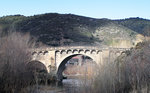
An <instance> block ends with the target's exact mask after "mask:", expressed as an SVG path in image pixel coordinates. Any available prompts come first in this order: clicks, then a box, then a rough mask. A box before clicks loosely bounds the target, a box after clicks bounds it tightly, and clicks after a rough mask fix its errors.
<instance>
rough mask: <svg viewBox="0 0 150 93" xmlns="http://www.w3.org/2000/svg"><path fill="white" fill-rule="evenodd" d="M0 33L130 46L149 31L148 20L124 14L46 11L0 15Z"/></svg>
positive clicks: (62, 42)
mask: <svg viewBox="0 0 150 93" xmlns="http://www.w3.org/2000/svg"><path fill="white" fill-rule="evenodd" d="M0 31H1V34H6V33H7V32H8V31H19V32H22V33H30V34H31V36H33V37H35V38H37V41H38V42H42V43H43V44H45V45H49V46H63V45H100V46H111V47H132V46H134V45H135V44H136V43H137V42H140V41H142V40H143V39H144V36H149V35H150V20H147V19H143V18H138V17H137V18H127V19H120V20H110V19H106V18H102V19H95V18H90V17H84V16H78V15H74V14H58V13H46V14H40V15H34V16H28V17H26V16H23V15H11V16H4V17H0Z"/></svg>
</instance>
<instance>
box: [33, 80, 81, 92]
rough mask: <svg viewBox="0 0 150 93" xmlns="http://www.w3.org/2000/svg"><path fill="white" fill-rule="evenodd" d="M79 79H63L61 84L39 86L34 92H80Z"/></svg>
mask: <svg viewBox="0 0 150 93" xmlns="http://www.w3.org/2000/svg"><path fill="white" fill-rule="evenodd" d="M80 84H81V80H79V79H64V80H63V82H62V86H39V87H38V89H37V90H36V92H34V93H80V92H79V91H80V89H81V88H80Z"/></svg>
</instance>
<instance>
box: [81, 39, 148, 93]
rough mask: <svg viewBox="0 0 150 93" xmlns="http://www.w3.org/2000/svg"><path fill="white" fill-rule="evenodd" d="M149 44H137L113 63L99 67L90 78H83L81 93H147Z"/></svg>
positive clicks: (106, 63)
mask: <svg viewBox="0 0 150 93" xmlns="http://www.w3.org/2000/svg"><path fill="white" fill-rule="evenodd" d="M149 44H150V42H149V41H148V42H143V43H139V44H137V46H136V47H135V48H132V49H131V50H128V51H125V52H123V53H122V54H121V55H120V56H119V57H118V58H117V59H116V60H115V62H111V64H110V62H104V63H103V64H101V65H99V67H98V68H97V72H93V74H92V78H88V80H86V79H87V76H86V77H85V78H84V80H86V82H83V85H81V86H84V87H82V89H81V91H82V93H149V92H150V61H149V60H150V59H149V56H150V51H149V50H150V47H149ZM95 71H96V70H95ZM84 80H83V81H84ZM87 83H89V84H88V85H87ZM85 86H86V87H85ZM79 93H80V92H79Z"/></svg>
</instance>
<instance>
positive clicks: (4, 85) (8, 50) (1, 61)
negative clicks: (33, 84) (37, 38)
mask: <svg viewBox="0 0 150 93" xmlns="http://www.w3.org/2000/svg"><path fill="white" fill-rule="evenodd" d="M32 47H34V44H33V42H32V40H31V38H30V35H29V34H25V35H23V34H21V33H17V32H13V33H9V34H8V35H7V36H4V37H1V38H0V91H5V92H9V93H17V92H19V91H20V90H21V88H23V87H25V86H26V85H28V84H27V77H26V75H28V74H29V73H27V69H26V66H25V65H26V64H27V63H28V62H29V61H30V60H31V55H30V54H31V53H30V51H29V48H32Z"/></svg>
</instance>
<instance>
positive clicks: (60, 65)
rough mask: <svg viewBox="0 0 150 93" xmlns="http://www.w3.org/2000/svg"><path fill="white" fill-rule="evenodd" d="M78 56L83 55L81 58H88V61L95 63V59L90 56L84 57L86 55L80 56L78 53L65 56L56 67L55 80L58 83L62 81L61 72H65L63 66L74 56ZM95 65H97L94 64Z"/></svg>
mask: <svg viewBox="0 0 150 93" xmlns="http://www.w3.org/2000/svg"><path fill="white" fill-rule="evenodd" d="M78 55H83V56H87V57H89V58H90V59H92V60H93V61H94V62H96V60H95V58H94V57H92V56H90V55H86V54H80V53H77V54H70V55H67V56H65V57H64V58H63V59H62V60H61V61H60V64H59V65H58V67H57V73H56V74H57V79H58V81H62V79H63V75H62V73H63V71H64V70H65V64H66V63H67V62H68V61H69V60H70V59H71V58H73V57H75V56H78ZM96 64H97V63H96Z"/></svg>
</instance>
